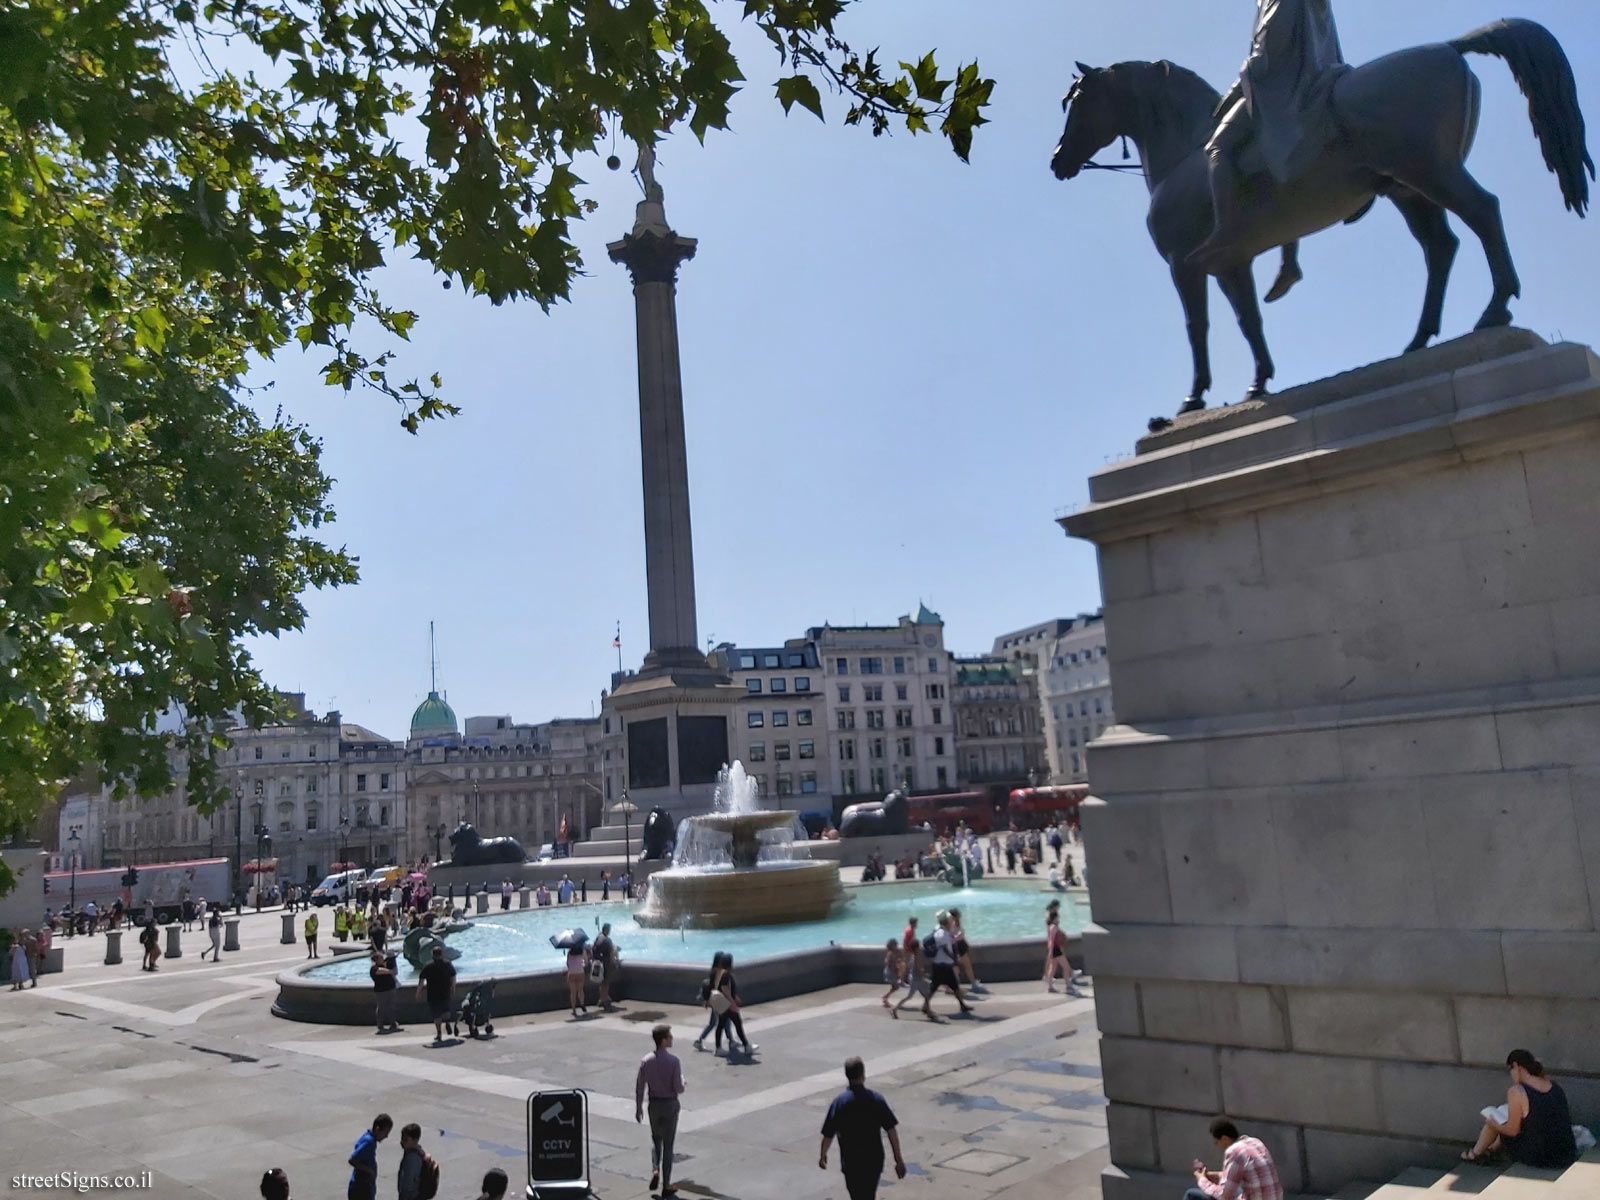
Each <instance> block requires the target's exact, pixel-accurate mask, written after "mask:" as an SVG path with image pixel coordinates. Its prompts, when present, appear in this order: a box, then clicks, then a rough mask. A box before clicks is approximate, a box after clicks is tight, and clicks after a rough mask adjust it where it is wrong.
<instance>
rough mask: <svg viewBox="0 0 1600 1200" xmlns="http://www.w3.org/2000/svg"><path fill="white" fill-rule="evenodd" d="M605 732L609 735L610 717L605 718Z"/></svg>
mask: <svg viewBox="0 0 1600 1200" xmlns="http://www.w3.org/2000/svg"><path fill="white" fill-rule="evenodd" d="M605 731H606V732H607V733H610V732H611V718H610V717H607V718H606V726H605Z"/></svg>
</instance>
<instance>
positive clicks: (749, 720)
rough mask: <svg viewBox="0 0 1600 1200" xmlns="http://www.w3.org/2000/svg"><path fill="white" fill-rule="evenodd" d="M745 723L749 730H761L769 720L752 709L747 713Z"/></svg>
mask: <svg viewBox="0 0 1600 1200" xmlns="http://www.w3.org/2000/svg"><path fill="white" fill-rule="evenodd" d="M744 723H745V727H746V728H747V729H760V728H761V727H762V726H763V725H765V724H766V723H767V719H766V717H765V716H763V715H762V714H761V713H760V712H758V711H756V710H754V709H752V710H751V711H749V712H747V713H745V715H744Z"/></svg>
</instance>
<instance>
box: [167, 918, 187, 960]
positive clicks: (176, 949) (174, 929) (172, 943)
mask: <svg viewBox="0 0 1600 1200" xmlns="http://www.w3.org/2000/svg"><path fill="white" fill-rule="evenodd" d="M181 933H182V930H180V929H179V928H178V926H176V925H168V926H167V950H166V953H165V954H164V955H163V956H162V957H163V958H182V957H183V943H182V942H180V941H179V940H178V938H179V935H180V934H181Z"/></svg>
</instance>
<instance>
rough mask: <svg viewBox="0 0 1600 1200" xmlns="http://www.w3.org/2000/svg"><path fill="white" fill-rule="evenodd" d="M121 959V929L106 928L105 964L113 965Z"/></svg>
mask: <svg viewBox="0 0 1600 1200" xmlns="http://www.w3.org/2000/svg"><path fill="white" fill-rule="evenodd" d="M121 961H122V930H120V929H108V930H106V966H108V967H114V966H116V965H117V964H118V963H120V962H121Z"/></svg>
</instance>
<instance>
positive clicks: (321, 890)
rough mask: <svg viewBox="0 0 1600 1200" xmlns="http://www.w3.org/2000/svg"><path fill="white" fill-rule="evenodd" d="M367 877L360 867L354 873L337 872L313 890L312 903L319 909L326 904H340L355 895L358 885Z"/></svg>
mask: <svg viewBox="0 0 1600 1200" xmlns="http://www.w3.org/2000/svg"><path fill="white" fill-rule="evenodd" d="M366 877H367V873H366V872H365V871H363V870H361V869H360V868H359V867H358V868H356V869H355V870H354V871H336V872H334V873H333V874H332V875H329V876H328V877H327V878H326V879H324V880H323V881H322V882H321V883H319V884H317V886H316V887H315V888H313V889H312V890H311V903H313V904H315V905H317V906H318V907H319V908H320V907H321V906H322V905H324V904H338V903H339V902H340V901H343V900H348V899H350V897H352V896H354V895H355V891H356V885H357V884H359V883H360V882H361V881H362V880H363V879H365V878H366Z"/></svg>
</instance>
